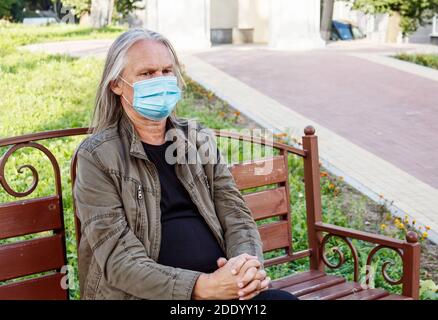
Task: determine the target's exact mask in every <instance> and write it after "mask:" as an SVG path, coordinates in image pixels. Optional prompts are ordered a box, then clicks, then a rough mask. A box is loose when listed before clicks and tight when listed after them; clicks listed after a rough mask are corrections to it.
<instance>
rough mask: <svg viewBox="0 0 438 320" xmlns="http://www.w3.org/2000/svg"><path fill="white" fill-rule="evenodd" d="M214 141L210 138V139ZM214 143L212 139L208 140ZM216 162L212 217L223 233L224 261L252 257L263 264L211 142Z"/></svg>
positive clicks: (245, 211) (253, 228)
mask: <svg viewBox="0 0 438 320" xmlns="http://www.w3.org/2000/svg"><path fill="white" fill-rule="evenodd" d="M213 137H214V136H213ZM211 140H212V141H215V139H214V138H212V139H211ZM213 148H215V149H216V152H215V154H217V161H216V163H215V164H214V168H213V179H214V180H213V194H214V198H213V199H214V205H215V209H216V214H217V216H218V218H219V221H220V223H221V225H222V228H223V230H224V238H225V244H226V248H227V256H228V258H231V257H235V256H238V255H240V254H242V253H247V254H251V255H255V256H257V257H258V258H259V260H260V262H261V263H262V264H263V262H264V258H263V250H262V240H261V238H260V234H259V231H258V229H257V225H256V223H255V221H254V219H253V217H252V215H251V211H250V210H249V208H248V207H247V205H246V203H245V200H244V199H243V197H242V195H241V193H240V191H239V189H238V188H237V186H236V183H235V181H234V178H233V176H232V174H231V172H230V170H229V169H228V165H227V163H226V162H225V160H224V158H223V156H222V154H221V153H220V151H219V149H218V148H217V145H216V142H214V145H213Z"/></svg>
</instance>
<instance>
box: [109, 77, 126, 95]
mask: <svg viewBox="0 0 438 320" xmlns="http://www.w3.org/2000/svg"><path fill="white" fill-rule="evenodd" d="M110 88H111V91H112V92H114V93H115V94H116V95H118V96H120V95H121V94H122V92H123V90H122V86H121V82H120V81H119V80H111V81H110Z"/></svg>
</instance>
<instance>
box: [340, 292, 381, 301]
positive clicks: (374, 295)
mask: <svg viewBox="0 0 438 320" xmlns="http://www.w3.org/2000/svg"><path fill="white" fill-rule="evenodd" d="M388 294H389V293H388V292H386V291H385V290H382V289H367V290H362V291H359V292H356V293H353V294H349V295H348V296H345V297H342V298H339V299H337V300H376V299H379V298H382V297H385V296H387V295H388Z"/></svg>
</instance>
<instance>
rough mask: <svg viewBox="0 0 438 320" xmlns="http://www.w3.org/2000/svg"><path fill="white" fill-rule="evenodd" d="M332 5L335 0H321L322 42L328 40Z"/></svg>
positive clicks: (330, 28) (330, 29) (330, 30)
mask: <svg viewBox="0 0 438 320" xmlns="http://www.w3.org/2000/svg"><path fill="white" fill-rule="evenodd" d="M334 5H335V0H322V14H321V37H322V39H324V41H329V40H330V35H331V32H332V20H333V8H334Z"/></svg>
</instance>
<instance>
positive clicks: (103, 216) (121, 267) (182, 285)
mask: <svg viewBox="0 0 438 320" xmlns="http://www.w3.org/2000/svg"><path fill="white" fill-rule="evenodd" d="M77 173H78V174H77V179H76V182H75V188H74V194H75V201H76V206H77V211H78V216H79V219H80V221H81V225H82V233H83V236H84V237H86V239H87V241H88V242H89V245H90V247H91V250H92V252H93V255H94V257H95V259H96V261H97V264H98V266H99V267H100V270H102V273H103V277H104V279H105V280H106V281H107V282H108V283H109V284H110V285H112V286H114V287H115V288H118V289H120V290H122V291H124V292H127V293H129V294H131V295H133V296H136V297H138V298H141V299H163V300H169V299H171V300H174V299H181V300H182V299H186V300H188V299H191V295H192V290H193V287H194V285H195V282H196V280H197V278H198V276H199V275H200V274H201V273H200V272H197V271H191V270H185V269H180V268H173V267H168V266H164V265H161V264H158V263H156V262H155V261H154V260H153V259H151V258H150V257H148V256H147V254H146V250H145V247H144V246H143V244H142V243H141V242H140V240H139V239H138V238H137V237H136V236H135V234H134V232H133V231H132V230H131V229H130V227H129V226H128V223H127V220H126V216H125V211H124V208H123V203H122V201H121V198H120V196H119V193H118V192H117V189H116V186H115V182H114V181H113V180H112V178H111V176H110V175H109V174H108V173H107V171H106V170H105V168H104V167H103V165H102V162H101V161H100V159H99V158H98V157H97V155H95V154H94V153H90V152H88V151H87V150H85V149H80V150H79V151H78V171H77Z"/></svg>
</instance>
